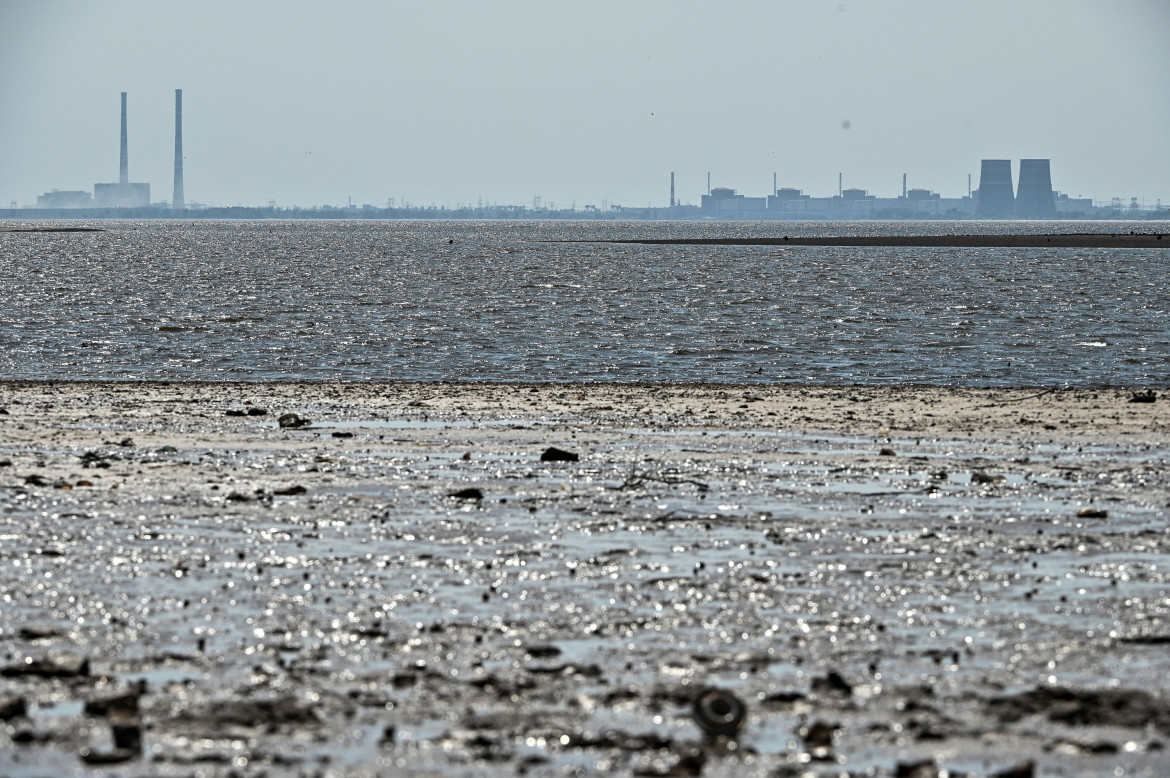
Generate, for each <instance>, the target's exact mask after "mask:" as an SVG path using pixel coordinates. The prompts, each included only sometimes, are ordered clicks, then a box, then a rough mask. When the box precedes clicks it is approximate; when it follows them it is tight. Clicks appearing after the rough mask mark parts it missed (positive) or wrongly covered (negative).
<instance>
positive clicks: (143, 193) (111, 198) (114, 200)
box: [93, 92, 150, 208]
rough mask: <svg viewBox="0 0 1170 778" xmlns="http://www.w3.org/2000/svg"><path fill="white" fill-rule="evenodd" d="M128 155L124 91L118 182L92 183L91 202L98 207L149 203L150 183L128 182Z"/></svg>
mask: <svg viewBox="0 0 1170 778" xmlns="http://www.w3.org/2000/svg"><path fill="white" fill-rule="evenodd" d="M129 161H130V155H129V144H128V143H127V133H126V93H125V92H123V93H122V148H121V155H120V158H119V160H118V183H116V184H94V185H93V204H94V205H95V206H96V207H98V208H145V207H147V206H149V205H150V184H132V183H130V165H129Z"/></svg>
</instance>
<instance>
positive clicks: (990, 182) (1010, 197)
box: [975, 159, 1016, 219]
mask: <svg viewBox="0 0 1170 778" xmlns="http://www.w3.org/2000/svg"><path fill="white" fill-rule="evenodd" d="M1015 210H1016V198H1015V194H1013V192H1012V161H1011V160H1010V159H985V160H983V163H982V165H981V166H980V168H979V204H978V206H976V209H975V215H976V216H985V217H986V216H990V217H1000V218H1005V219H1007V218H1011V216H1012V215H1013V214H1014V213H1015Z"/></svg>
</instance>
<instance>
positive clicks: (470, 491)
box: [447, 486, 483, 500]
mask: <svg viewBox="0 0 1170 778" xmlns="http://www.w3.org/2000/svg"><path fill="white" fill-rule="evenodd" d="M447 496H448V497H454V498H455V499H456V500H482V499H483V491H482V490H480V489H476V488H475V487H474V486H471V487H468V488H466V489H460V490H459V491H457V492H451V493H450V494H448V495H447Z"/></svg>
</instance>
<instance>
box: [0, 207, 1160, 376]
mask: <svg viewBox="0 0 1170 778" xmlns="http://www.w3.org/2000/svg"><path fill="white" fill-rule="evenodd" d="M10 225H11V223H10ZM96 226H101V227H105V228H106V229H107V231H106V232H102V233H80V234H79V233H65V234H29V233H0V260H2V264H0V268H2V271H0V272H2V276H0V376H3V377H5V378H25V379H131V378H133V379H167V380H247V381H258V380H277V379H284V380H295V379H308V380H357V381H370V380H387V379H407V380H499V381H578V380H580V381H706V382H747V383H783V382H804V383H817V384H849V383H859V384H881V383H890V382H893V381H909V382H914V383H921V384H934V385H963V386H1023V385H1043V386H1050V385H1068V386H1099V385H1147V384H1154V385H1158V384H1165V383H1167V379H1168V378H1170V290H1168V288H1167V284H1166V277H1167V269H1168V268H1170V251H1168V250H1164V249H1159V250H1132V249H1131V250H1104V249H1010V250H1004V249H957V248H938V249H923V248H824V247H740V246H734V247H733V246H641V245H615V244H605V243H588V242H585V243H563V242H548V241H559V240H592V239H613V238H636V237H665V236H678V237H731V236H757V235H758V236H764V235H783V234H788V235H807V234H879V233H884V234H889V233H905V234H924V233H930V234H935V233H954V232H966V231H973V230H974V231H982V232H1008V231H1019V230H1027V231H1030V232H1118V231H1129V230H1130V229H1133V230H1135V231H1152V230H1156V231H1163V232H1170V223H1166V222H1134V223H1119V222H1099V223H1086V222H1024V223H1021V222H979V223H970V222H962V223H945V222H931V223H921V222H919V223H873V222H867V223H835V224H829V223H807V222H806V223H796V224H793V223H705V222H682V223H678V222H673V223H672V222H617V223H614V222H571V223H565V222H439V221H428V222H377V221H328V222H305V221H295V222H267V221H247V222H232V221H198V222H181V223H175V222H154V221H142V222H101V223H97V224H96ZM449 241H454V242H449Z"/></svg>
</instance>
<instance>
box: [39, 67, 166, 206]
mask: <svg viewBox="0 0 1170 778" xmlns="http://www.w3.org/2000/svg"><path fill="white" fill-rule="evenodd" d="M128 125H129V122H128V121H127V111H126V93H125V92H122V128H121V129H122V131H121V136H120V141H121V142H120V144H119V149H118V151H119V153H118V183H116V184H94V185H93V194H92V195H90V193H89V192H83V191H70V192H61V191H57V190H55V189H54V190H53V191H52V192H46V193H45V194H43V195H39V196H38V197H37V208H149V207H151V203H150V184H141V183H132V182H131V181H130V137H129V136H130V133H129V126H128ZM171 208H176V209H180V210H181V209H184V208H186V200H185V199H184V197H183V90H182V89H176V90H175V196H174V200H173V201H172V203H171Z"/></svg>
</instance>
